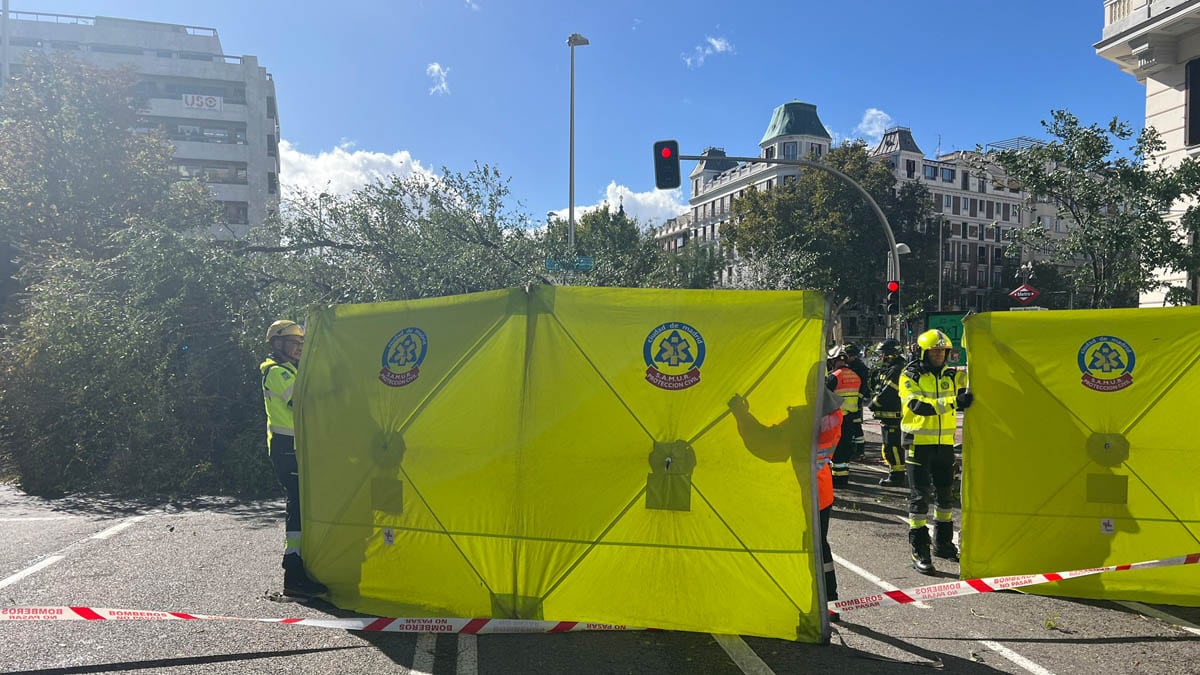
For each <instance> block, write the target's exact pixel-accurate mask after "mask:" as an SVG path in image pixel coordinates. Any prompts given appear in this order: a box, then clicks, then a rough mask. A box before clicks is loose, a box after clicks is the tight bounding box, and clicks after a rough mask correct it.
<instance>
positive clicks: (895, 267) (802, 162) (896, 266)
mask: <svg viewBox="0 0 1200 675" xmlns="http://www.w3.org/2000/svg"><path fill="white" fill-rule="evenodd" d="M679 159H681V160H683V159H688V160H696V161H703V160H706V159H709V158H708V157H704V156H703V155H680V156H679ZM721 159H726V160H731V161H734V162H762V163H763V164H784V165H787V166H803V167H808V168H810V169H820V170H821V171H825V172H827V173H831V174H833V175H834V176H837V177H838V178H840V179H842V180H843V181H845V182H846V183H847V184H849V185H850V187H852V188H854V189H855V190H856V191H858V194H860V195H862V198H863V199H865V200H867V204H869V205H870V206H871V210H872V211H874V212H875V217H876V218H878V219H879V224H880V225H882V226H883V233H884V234H885V235H886V236H887V241H888V256H889V258H888V259H889V260H890V261H891V264H892V271H893V272H895V276H894V277H891V278H892V279H895V280H896V281H899V280H900V254H899V253H898V252H897V251H896V235H895V234H894V233H893V232H892V226H891V224H890V223H888V219H887V216H885V215H883V209H881V208H879V204H877V203H876V202H875V200H874V199H872V198H871V194H870V193H869V192H867V190H866V188H864V187H863V186H861V185H859V184H858V181H856V180H854V179H853V178H851V177H850V176H847V175H846V174H844V173H842V172H841V171H838V170H837V169H835V168H833V167H831V166H829V165H827V164H822V163H820V162H812V161H809V160H807V159H776V158H771V159H765V158H763V157H722V158H721ZM891 321H892V320H891V317H888V330H889V331H892V335H891V337H894V338H896V339H897V340H899V339H900V326H901V323H902V321H901V319H900V317H899V316H897V317H896V323H895V325H894V326H893V325H891Z"/></svg>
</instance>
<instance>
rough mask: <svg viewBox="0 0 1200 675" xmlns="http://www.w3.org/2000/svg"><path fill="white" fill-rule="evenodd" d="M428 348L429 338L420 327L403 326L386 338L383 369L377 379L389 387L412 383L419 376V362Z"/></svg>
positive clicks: (422, 359) (423, 358) (423, 359)
mask: <svg viewBox="0 0 1200 675" xmlns="http://www.w3.org/2000/svg"><path fill="white" fill-rule="evenodd" d="M428 350H429V339H428V338H427V337H426V336H425V331H423V330H421V329H420V328H405V329H404V330H402V331H400V332H399V333H396V334H395V335H393V336H392V339H391V340H388V343H387V346H386V347H384V348H383V369H382V370H380V371H379V380H380V381H381V382H383V383H384V384H386V385H388V386H389V387H403V386H405V385H407V384H412V383H413V382H415V381H416V379H417V378H418V377H420V376H421V368H420V366H421V363H422V362H424V361H425V353H426V352H427V351H428Z"/></svg>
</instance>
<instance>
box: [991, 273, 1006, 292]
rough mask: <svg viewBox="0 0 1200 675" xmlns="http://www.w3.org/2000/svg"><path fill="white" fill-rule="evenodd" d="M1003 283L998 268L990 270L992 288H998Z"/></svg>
mask: <svg viewBox="0 0 1200 675" xmlns="http://www.w3.org/2000/svg"><path fill="white" fill-rule="evenodd" d="M1003 285H1004V279H1003V278H1002V275H1001V274H1000V270H993V271H992V288H1000V287H1001V286H1003Z"/></svg>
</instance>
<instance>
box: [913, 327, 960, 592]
mask: <svg viewBox="0 0 1200 675" xmlns="http://www.w3.org/2000/svg"><path fill="white" fill-rule="evenodd" d="M917 344H918V345H919V346H920V348H921V358H920V359H918V360H915V361H912V362H911V363H909V364H908V365H907V366H906V367H905V368H904V372H903V373H901V375H900V404H901V411H902V413H901V418H900V429H901V431H903V433H904V437H903V442H904V445H905V449H906V450H907V452H906V457H905V464H906V473H907V475H908V490H909V496H908V519H909V520H908V523H909V530H908V541H909V544H910V546H911V547H912V559H913V563H912V564H913V567H914V568H915V569H916V570H917V571H918V572H920V573H922V574H933V573H934V568H933V560H932V559H931V558H930V555H929V549H930V540H929V528H928V527H926V524H927V520H926V518H927V517H928V515H929V502H930V501H931V498H932V501H934V503H935V506H934V511H933V514H934V515H933V517H934V541H933V554H934V555H936V556H937V557H939V558H945V559H947V560H951V561H957V560H958V548H957V547H955V545H954V523H953V520H952V519H953V514H954V512H953V510H952V508H953V498H952V496H951V484H952V483H953V481H954V432H955V430H956V428H957V426H958V421H957V415H956V414H955V413H956V412H957V411H959V410H966V409H967V408H968V407H970V405H971V403H972V402H973V400H974V395H973V394H972V393H971V392H970V390H968V389H967V380H966V373H964V372H961V371H959V370H957V369H954V368H950V367H947V366H946V361H947V359H948V358H949V356H950V349H951V348H952V346H953V344H952V343H951V342H950V338H949V337H947V336H946V334H945V333H943V332H942V331H940V330H928V331H925V332H924V333H921V335H920V336H918V337H917Z"/></svg>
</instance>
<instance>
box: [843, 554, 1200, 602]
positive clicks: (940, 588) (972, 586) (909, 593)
mask: <svg viewBox="0 0 1200 675" xmlns="http://www.w3.org/2000/svg"><path fill="white" fill-rule="evenodd" d="M1196 563H1200V553H1192V554H1190V555H1181V556H1177V557H1174V558H1163V559H1162V560H1150V561H1147V562H1139V563H1132V564H1129V565H1111V566H1109V567H1092V568H1089V569H1084V570H1071V571H1069V572H1048V573H1046V574H1026V575H1021V576H1012V577H988V578H985V579H967V580H965V581H949V582H946V583H941V584H932V585H930V586H921V587H919V588H907V589H904V590H895V591H884V592H882V593H877V594H875V595H868V596H865V597H861V598H854V599H853V600H830V601H829V609H831V610H833V611H835V612H850V611H853V610H856V609H867V608H869V607H887V606H889V605H907V604H910V603H913V602H918V601H922V600H941V599H942V598H955V597H958V596H960V595H974V594H976V593H991V592H992V591H1001V590H1005V589H1009V588H1021V587H1022V586H1034V585H1037V584H1044V583H1046V582H1049V581H1062V580H1063V579H1074V578H1077V577H1086V576H1091V575H1093V574H1102V573H1104V572H1125V571H1127V570H1143V569H1149V568H1151V567H1174V566H1176V565H1195V564H1196Z"/></svg>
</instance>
